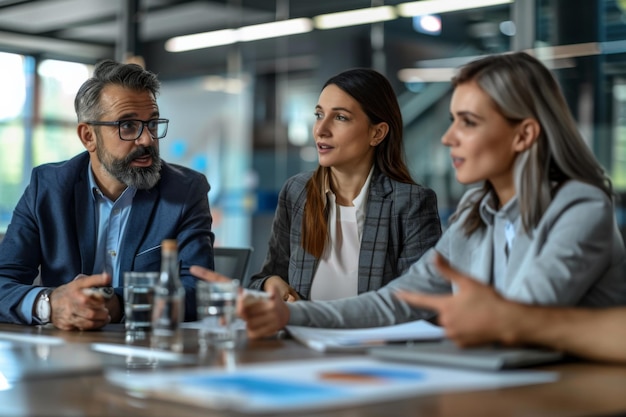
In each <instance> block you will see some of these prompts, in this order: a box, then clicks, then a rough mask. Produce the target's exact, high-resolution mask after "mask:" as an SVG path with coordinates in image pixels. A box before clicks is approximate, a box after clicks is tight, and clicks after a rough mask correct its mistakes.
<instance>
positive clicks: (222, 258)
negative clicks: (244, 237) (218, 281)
mask: <svg viewBox="0 0 626 417" xmlns="http://www.w3.org/2000/svg"><path fill="white" fill-rule="evenodd" d="M252 250H253V249H252V248H226V247H214V248H213V254H214V258H215V272H218V273H220V274H222V275H225V276H227V277H229V278H233V279H238V280H239V282H240V284H241V285H243V284H244V280H247V273H248V265H249V264H250V255H252Z"/></svg>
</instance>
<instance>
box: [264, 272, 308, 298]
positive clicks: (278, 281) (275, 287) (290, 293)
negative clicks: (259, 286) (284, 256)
mask: <svg viewBox="0 0 626 417" xmlns="http://www.w3.org/2000/svg"><path fill="white" fill-rule="evenodd" d="M263 290H264V291H267V292H268V293H271V292H272V291H273V292H275V293H277V294H278V295H279V296H280V298H282V299H283V300H284V301H297V300H300V295H299V294H298V293H297V292H296V290H294V289H293V288H292V287H291V286H290V285H289V284H287V283H286V282H285V280H283V279H282V278H281V277H279V276H278V275H272V276H271V277H269V278H268V279H266V280H265V282H264V283H263Z"/></svg>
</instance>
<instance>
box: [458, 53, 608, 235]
mask: <svg viewBox="0 0 626 417" xmlns="http://www.w3.org/2000/svg"><path fill="white" fill-rule="evenodd" d="M472 81H473V82H476V83H477V84H478V86H479V87H480V88H481V89H482V90H483V91H484V92H485V93H486V94H487V95H488V96H489V97H491V99H492V100H493V102H494V103H495V105H496V107H497V109H498V110H499V112H500V113H501V114H502V115H503V116H504V117H505V118H506V119H508V120H509V121H511V122H512V123H515V122H520V121H522V120H524V119H527V118H532V119H535V120H537V122H539V125H540V127H541V132H540V134H539V137H538V138H537V140H536V141H535V143H534V144H533V145H532V146H531V147H530V148H529V149H528V150H526V151H524V152H523V153H521V154H520V155H519V156H518V157H517V159H516V161H515V167H514V181H515V189H516V194H517V198H518V201H519V205H520V213H521V217H522V225H523V227H524V230H525V231H526V232H529V231H530V230H531V229H532V228H534V227H536V226H537V224H538V223H539V221H540V219H541V217H542V216H543V213H544V212H545V211H546V209H547V208H548V205H549V204H550V202H551V201H552V199H553V197H554V194H555V193H556V191H557V190H558V187H559V186H560V185H561V184H563V183H564V182H565V181H567V180H569V179H574V180H578V181H582V182H586V183H588V184H591V185H594V186H596V187H598V188H600V189H601V190H603V191H604V192H605V193H606V194H607V195H608V196H609V198H611V197H612V186H611V180H610V179H609V177H608V176H607V175H606V173H605V171H604V169H603V168H602V166H601V165H600V164H599V162H598V161H597V160H596V158H595V157H594V155H593V153H592V151H591V150H590V149H589V146H587V144H586V143H585V141H584V139H583V137H582V135H581V134H580V132H579V130H578V126H577V124H576V122H575V120H574V117H573V116H572V113H571V111H570V110H569V107H568V105H567V102H566V101H565V98H564V97H563V93H562V91H561V88H560V87H559V84H558V83H557V81H556V79H555V78H554V76H553V75H552V73H551V72H550V70H548V68H546V67H545V66H544V65H543V64H542V63H541V62H540V61H539V60H538V59H536V58H534V57H532V56H531V55H529V54H527V53H524V52H516V53H508V54H500V55H491V56H488V57H484V58H480V59H478V60H475V61H473V62H470V63H469V64H467V65H465V66H464V67H462V68H461V69H460V71H459V73H458V74H457V75H456V76H455V77H454V78H453V79H452V84H453V86H454V87H457V86H458V85H461V84H465V83H468V82H472ZM491 192H493V187H492V186H491V184H489V183H488V182H487V181H486V182H485V184H484V188H483V193H482V196H485V195H487V194H488V193H491ZM481 199H482V198H479V199H477V200H476V199H472V200H473V202H471V203H469V204H468V205H467V206H464V207H459V209H458V210H457V213H456V214H455V216H456V217H458V214H460V212H462V211H464V210H465V209H468V208H469V209H470V210H471V212H470V214H469V216H468V217H467V219H466V221H465V223H464V229H465V231H466V233H467V234H471V233H472V232H473V231H475V230H476V229H479V228H482V227H483V226H484V224H483V223H482V220H481V218H480V216H479V214H478V204H479V203H480V200H481Z"/></svg>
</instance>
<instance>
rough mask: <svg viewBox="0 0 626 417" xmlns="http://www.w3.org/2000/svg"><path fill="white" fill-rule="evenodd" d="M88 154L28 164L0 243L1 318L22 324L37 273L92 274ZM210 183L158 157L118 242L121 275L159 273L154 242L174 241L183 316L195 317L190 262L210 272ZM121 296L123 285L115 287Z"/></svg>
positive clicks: (64, 278) (49, 278)
mask: <svg viewBox="0 0 626 417" xmlns="http://www.w3.org/2000/svg"><path fill="white" fill-rule="evenodd" d="M88 169H89V154H88V153H87V152H84V153H82V154H80V155H78V156H76V157H74V158H72V159H70V160H68V161H64V162H59V163H52V164H45V165H41V166H39V167H36V168H34V169H33V172H32V176H31V180H30V184H29V185H28V187H27V188H26V190H25V191H24V194H23V195H22V197H21V199H20V201H19V202H18V204H17V206H16V208H15V210H14V212H13V218H12V219H11V223H10V224H9V227H8V229H7V232H6V235H5V237H4V240H3V241H2V242H1V243H0V321H1V322H9V323H22V324H29V323H23V321H22V319H21V318H20V315H19V314H18V310H17V309H18V305H19V303H20V301H21V300H22V298H23V297H24V296H25V295H26V293H27V292H29V291H30V290H31V289H33V286H32V284H33V281H34V279H35V278H36V277H37V276H38V275H40V276H41V285H42V286H44V287H58V286H60V285H63V284H66V283H68V282H70V281H72V280H73V279H74V278H75V277H76V276H77V275H78V274H86V275H92V274H93V273H94V272H96V273H99V271H93V266H94V260H95V255H96V254H95V250H96V239H97V236H96V234H97V227H98V225H97V223H96V211H95V210H96V208H95V203H94V200H93V197H92V194H91V193H92V190H90V188H89V177H88ZM209 189H210V186H209V183H208V182H207V180H206V177H205V176H204V175H202V174H200V173H198V172H196V171H193V170H191V169H188V168H185V167H182V166H178V165H174V164H168V163H166V162H165V161H163V166H162V169H161V179H160V180H159V182H158V183H157V185H156V186H154V187H153V188H152V189H150V190H137V193H136V194H135V197H134V199H133V203H132V208H131V212H130V216H129V219H128V225H127V228H126V231H125V234H124V237H123V239H122V242H121V245H120V253H119V256H121V258H120V273H123V272H124V271H159V270H160V268H161V241H162V240H163V239H176V240H177V241H178V247H179V258H180V260H181V280H182V282H183V285H184V287H185V290H186V297H185V298H186V300H185V319H186V320H194V319H195V317H196V311H195V309H196V300H195V283H196V278H194V277H193V276H191V275H190V274H189V267H190V266H191V265H201V266H204V267H207V268H211V269H213V241H214V235H213V232H212V231H211V225H212V221H213V220H212V217H211V212H210V209H209V201H208V192H209ZM115 291H116V293H117V294H118V295H120V296H122V293H123V291H122V288H116V289H115Z"/></svg>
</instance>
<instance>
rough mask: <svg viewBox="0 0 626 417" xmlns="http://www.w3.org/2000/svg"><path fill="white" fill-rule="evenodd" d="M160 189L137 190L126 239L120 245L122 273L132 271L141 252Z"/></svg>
mask: <svg viewBox="0 0 626 417" xmlns="http://www.w3.org/2000/svg"><path fill="white" fill-rule="evenodd" d="M160 194H161V193H160V189H159V187H154V188H152V189H151V190H149V191H146V190H137V193H136V194H135V198H134V199H133V207H132V209H131V210H130V217H129V218H128V225H127V226H126V232H125V233H124V239H123V240H122V244H121V245H120V251H121V253H122V259H121V261H120V271H130V270H132V265H133V261H134V258H135V254H136V253H137V252H138V250H139V245H140V244H141V242H142V241H143V238H144V235H145V234H146V232H147V230H148V225H149V223H150V220H151V219H152V212H153V211H154V208H155V206H156V203H157V201H158V199H159V195H160Z"/></svg>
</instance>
